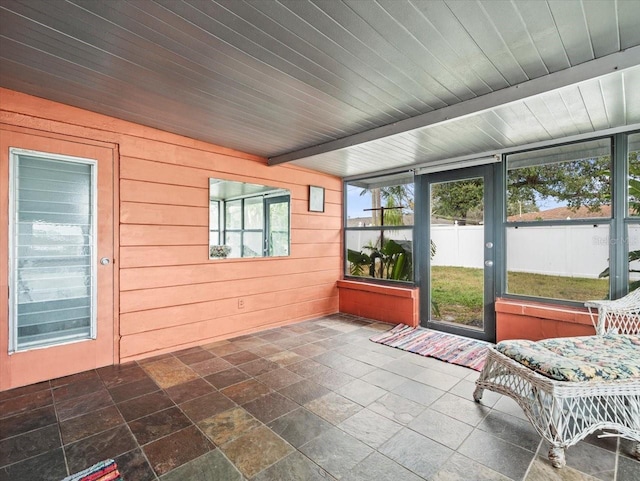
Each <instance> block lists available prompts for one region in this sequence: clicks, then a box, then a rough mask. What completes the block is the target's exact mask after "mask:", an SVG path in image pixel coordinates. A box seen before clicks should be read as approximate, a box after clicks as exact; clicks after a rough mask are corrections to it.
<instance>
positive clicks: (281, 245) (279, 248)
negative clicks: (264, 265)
mask: <svg viewBox="0 0 640 481" xmlns="http://www.w3.org/2000/svg"><path fill="white" fill-rule="evenodd" d="M267 209H268V212H267V223H268V226H269V227H268V232H267V236H268V237H267V239H268V247H269V252H268V255H270V256H288V255H289V201H288V198H285V197H281V198H273V199H267Z"/></svg>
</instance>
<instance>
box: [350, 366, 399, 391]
mask: <svg viewBox="0 0 640 481" xmlns="http://www.w3.org/2000/svg"><path fill="white" fill-rule="evenodd" d="M360 379H362V380H363V381H366V382H368V383H370V384H373V385H374V386H378V387H381V388H382V389H386V390H387V391H393V390H394V389H395V388H396V387H398V386H399V385H400V384H402V383H403V382H405V381H406V380H407V378H406V377H403V376H400V375H399V374H394V373H392V372H388V371H384V370H382V369H377V370H375V371H373V372H370V373H369V374H365V375H364V376H362V377H361V378H360Z"/></svg>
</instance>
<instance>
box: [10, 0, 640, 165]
mask: <svg viewBox="0 0 640 481" xmlns="http://www.w3.org/2000/svg"><path fill="white" fill-rule="evenodd" d="M639 24H640V1H634V0H548V1H544V0H513V1H511V2H507V1H502V0H497V1H496V0H478V1H475V0H474V1H472V0H444V1H441V0H411V1H409V0H377V1H373V0H371V1H370V0H343V1H339V0H313V1H306V0H279V1H275V0H273V1H271V0H246V1H241V0H217V1H212V0H184V1H181V0H155V1H150V0H129V1H124V0H110V1H104V0H68V1H62V0H56V1H50V0H0V85H2V86H3V87H6V88H9V89H14V90H18V91H22V92H25V93H29V94H32V95H36V96H39V97H44V98H47V99H51V100H55V101H59V102H63V103H66V104H69V105H73V106H77V107H81V108H85V109H88V110H92V111H96V112H100V113H104V114H107V115H111V116H114V117H118V118H122V119H125V120H130V121H133V122H137V123H140V124H143V125H148V126H152V127H156V128H159V129H163V130H167V131H170V132H175V133H178V134H181V135H186V136H188V137H192V138H196V139H200V140H205V141H209V142H213V143H216V144H219V145H222V146H225V147H231V148H235V149H238V150H242V151H245V152H249V153H253V154H258V155H262V156H265V157H270V158H272V160H271V162H272V163H278V162H281V161H293V162H294V163H296V164H298V165H303V166H306V167H309V168H313V169H316V170H320V171H324V172H328V173H331V174H335V175H337V176H342V177H344V176H354V175H362V174H366V173H371V172H376V171H383V170H387V169H396V168H404V167H407V166H415V165H424V164H428V163H430V162H438V161H442V160H443V159H448V158H457V157H461V156H465V155H473V154H479V153H490V152H495V151H500V150H501V149H509V148H512V147H516V146H519V145H523V144H529V143H532V142H540V141H546V140H550V139H559V138H566V137H571V136H575V135H580V134H585V133H589V132H595V131H599V130H603V129H611V128H619V127H624V126H632V127H634V126H636V125H637V124H640V97H639V96H640V67H639V66H638V65H639V64H640V28H638V25H639ZM516 87H517V88H521V90H520V91H517V90H514V89H516ZM0 101H1V99H0Z"/></svg>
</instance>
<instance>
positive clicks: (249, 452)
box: [220, 426, 293, 478]
mask: <svg viewBox="0 0 640 481" xmlns="http://www.w3.org/2000/svg"><path fill="white" fill-rule="evenodd" d="M220 449H222V451H223V452H224V454H225V455H226V456H227V457H228V458H229V459H230V460H231V462H233V464H234V465H235V466H236V467H237V468H238V469H239V470H240V472H241V473H242V474H244V475H245V476H246V477H248V478H250V477H252V476H255V475H256V474H258V473H259V472H260V471H262V470H263V469H266V468H267V467H269V466H271V465H272V464H274V463H275V462H277V461H279V460H280V459H282V458H284V457H285V456H287V455H288V454H290V453H291V452H293V448H292V447H291V445H290V444H288V443H286V442H285V441H284V440H283V439H282V438H280V437H278V436H276V435H275V434H274V433H273V431H271V430H270V429H269V428H267V427H266V426H264V427H260V428H257V429H254V430H252V431H250V432H248V433H247V434H245V435H244V436H240V437H239V438H237V439H234V440H233V441H231V442H229V443H227V444H224V445H222V446H221V448H220Z"/></svg>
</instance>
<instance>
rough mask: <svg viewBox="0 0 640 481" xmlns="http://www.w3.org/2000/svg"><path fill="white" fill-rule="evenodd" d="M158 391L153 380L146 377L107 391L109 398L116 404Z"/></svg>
mask: <svg viewBox="0 0 640 481" xmlns="http://www.w3.org/2000/svg"><path fill="white" fill-rule="evenodd" d="M158 389H160V388H159V387H158V385H157V384H156V383H155V382H154V381H153V379H151V378H149V377H148V376H147V377H145V378H144V379H140V380H139V381H134V382H130V383H127V384H120V385H118V386H116V387H113V388H111V389H109V393H110V394H111V397H112V398H113V400H114V401H115V402H116V403H121V402H124V401H127V400H129V399H133V398H136V397H138V396H143V395H145V394H149V393H151V392H154V391H157V390H158Z"/></svg>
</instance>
